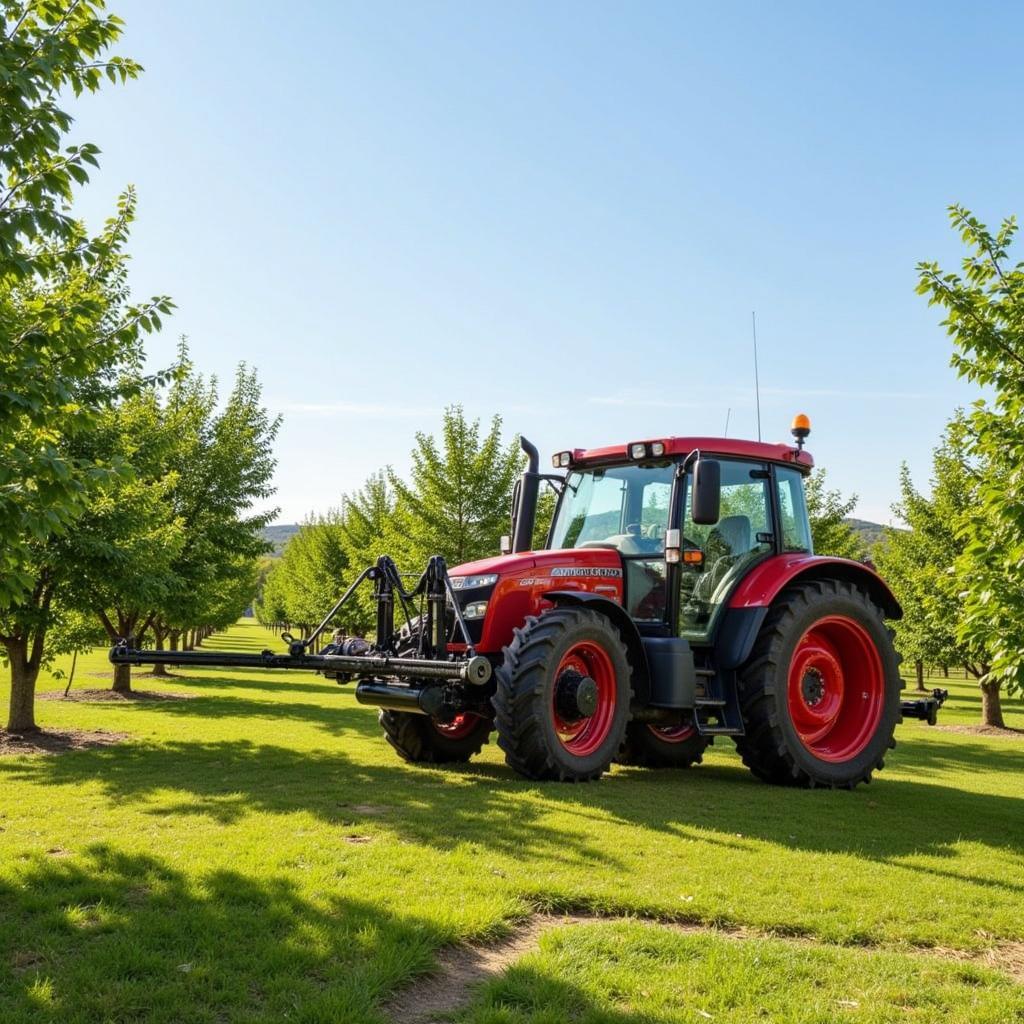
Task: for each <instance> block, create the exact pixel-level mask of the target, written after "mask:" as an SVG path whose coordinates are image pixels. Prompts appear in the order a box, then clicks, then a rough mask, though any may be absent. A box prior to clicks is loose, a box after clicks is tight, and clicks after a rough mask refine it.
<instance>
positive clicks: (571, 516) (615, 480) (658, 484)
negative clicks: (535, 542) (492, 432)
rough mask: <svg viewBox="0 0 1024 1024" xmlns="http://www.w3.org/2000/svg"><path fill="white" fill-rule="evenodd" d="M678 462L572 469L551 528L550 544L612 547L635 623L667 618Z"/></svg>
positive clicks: (659, 621) (659, 620) (629, 609)
mask: <svg viewBox="0 0 1024 1024" xmlns="http://www.w3.org/2000/svg"><path fill="white" fill-rule="evenodd" d="M675 469H676V466H675V463H672V462H665V463H660V464H657V465H642V466H638V465H636V464H631V465H627V466H608V467H607V468H605V469H590V470H586V471H574V472H572V473H570V474H569V475H568V476H567V477H566V479H565V491H564V493H563V495H562V500H561V502H560V504H559V507H558V514H557V516H556V517H555V522H554V525H553V526H552V528H551V547H552V548H614V549H615V550H616V551H618V552H619V554H620V555H621V556H622V562H623V566H624V568H625V574H626V580H625V583H626V595H625V601H626V609H627V611H628V612H629V614H630V615H631V616H632V617H633V618H634V619H635V620H636V621H637V622H649V623H661V622H663V621H664V618H665V568H666V566H665V530H666V529H667V528H668V521H669V511H670V506H671V500H672V477H673V474H674V473H675Z"/></svg>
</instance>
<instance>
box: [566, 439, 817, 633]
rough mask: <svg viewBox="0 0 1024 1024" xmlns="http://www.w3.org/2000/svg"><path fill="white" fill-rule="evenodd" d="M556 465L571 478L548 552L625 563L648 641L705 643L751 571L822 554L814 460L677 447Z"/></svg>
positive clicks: (719, 445)
mask: <svg viewBox="0 0 1024 1024" xmlns="http://www.w3.org/2000/svg"><path fill="white" fill-rule="evenodd" d="M552 461H553V463H554V464H555V465H556V466H558V467H559V468H562V469H565V470H567V472H566V474H565V477H564V479H559V480H557V482H556V484H555V485H556V487H557V488H558V489H559V491H560V494H559V500H558V505H557V508H556V512H555V516H554V519H553V522H552V526H551V531H550V534H549V536H548V542H547V545H546V546H547V548H548V549H549V550H553V551H559V550H569V549H572V550H573V551H574V552H575V553H576V554H577V555H583V554H584V553H585V552H586V551H588V550H594V549H604V550H612V551H614V552H616V554H617V555H618V557H619V559H620V560H621V564H622V568H623V595H622V604H623V607H624V609H625V610H626V611H627V612H628V613H629V616H630V618H631V619H633V621H634V622H635V623H636V625H637V628H638V629H639V630H640V632H641V633H642V634H645V635H650V636H683V637H686V638H687V639H688V640H690V641H691V642H693V643H698V644H699V643H701V642H704V643H706V642H708V640H709V638H710V636H711V634H712V632H713V630H714V628H715V626H716V624H717V622H718V619H719V617H720V612H721V610H722V608H723V607H724V606H725V604H726V601H727V599H728V597H729V595H730V593H731V592H732V591H733V590H734V589H735V587H736V585H737V584H738V583H739V582H740V581H741V580H742V579H743V578H744V577H745V576H746V575H747V573H748V572H749V571H750V570H751V568H752V567H754V566H755V565H756V564H757V563H759V562H761V561H763V560H765V559H767V558H770V557H771V556H773V555H776V554H781V553H785V552H802V553H805V554H810V553H811V551H812V547H811V533H810V526H809V523H808V519H807V509H806V505H805V502H804V490H803V478H804V476H805V475H806V474H807V473H808V472H809V471H810V469H811V467H812V466H813V460H812V459H811V456H810V455H809V453H807V452H805V451H803V450H802V449H801V448H795V447H791V446H788V445H774V444H762V443H759V442H744V441H729V440H727V439H711V438H668V439H665V440H659V441H641V442H633V443H631V444H628V445H623V446H621V447H617V448H604V449H597V450H594V451H577V452H561V453H558V454H557V455H555V456H554V458H553V460H552ZM695 481H696V483H695Z"/></svg>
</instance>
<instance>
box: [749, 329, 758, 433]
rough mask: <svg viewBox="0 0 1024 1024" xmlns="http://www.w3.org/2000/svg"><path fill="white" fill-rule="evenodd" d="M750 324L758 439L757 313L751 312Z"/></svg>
mask: <svg viewBox="0 0 1024 1024" xmlns="http://www.w3.org/2000/svg"><path fill="white" fill-rule="evenodd" d="M750 326H751V329H752V330H753V333H754V398H755V400H756V402H757V439H758V441H760V440H761V382H760V381H759V380H758V377H757V314H756V313H751V314H750Z"/></svg>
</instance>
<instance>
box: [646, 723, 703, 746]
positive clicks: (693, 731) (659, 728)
mask: <svg viewBox="0 0 1024 1024" xmlns="http://www.w3.org/2000/svg"><path fill="white" fill-rule="evenodd" d="M647 728H648V729H650V730H651V732H653V733H654V735H655V736H656V737H657V738H658V739H659V740H661V741H662V743H685V742H686V741H687V740H688V739H690V738H691V737H693V736H696V735H697V727H696V726H694V725H689V724H687V725H655V724H654V723H653V722H648V723H647Z"/></svg>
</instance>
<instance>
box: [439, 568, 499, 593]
mask: <svg viewBox="0 0 1024 1024" xmlns="http://www.w3.org/2000/svg"><path fill="white" fill-rule="evenodd" d="M450 578H451V581H452V590H475V589H476V588H477V587H493V586H494V584H495V583H497V582H498V574H497V573H496V572H492V573H487V574H485V575H480V576H452V577H450Z"/></svg>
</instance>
